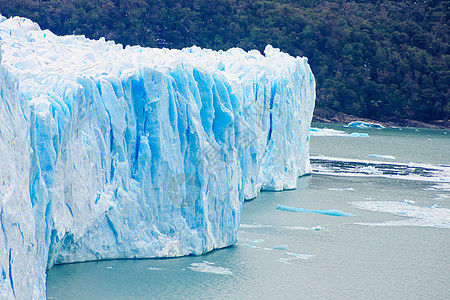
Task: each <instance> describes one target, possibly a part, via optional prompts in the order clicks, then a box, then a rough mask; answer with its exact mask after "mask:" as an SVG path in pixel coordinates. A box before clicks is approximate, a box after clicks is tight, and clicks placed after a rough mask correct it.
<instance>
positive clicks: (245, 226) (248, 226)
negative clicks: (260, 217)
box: [239, 224, 272, 228]
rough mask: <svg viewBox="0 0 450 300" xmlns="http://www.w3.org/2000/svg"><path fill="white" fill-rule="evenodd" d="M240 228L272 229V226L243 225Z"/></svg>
mask: <svg viewBox="0 0 450 300" xmlns="http://www.w3.org/2000/svg"><path fill="white" fill-rule="evenodd" d="M239 227H240V228H271V227H272V225H264V224H241V225H239Z"/></svg>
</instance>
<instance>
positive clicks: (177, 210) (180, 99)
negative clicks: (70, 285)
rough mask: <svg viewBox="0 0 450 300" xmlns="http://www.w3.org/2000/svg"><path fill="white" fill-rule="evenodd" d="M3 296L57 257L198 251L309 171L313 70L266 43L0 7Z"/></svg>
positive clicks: (27, 293)
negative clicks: (169, 37)
mask: <svg viewBox="0 0 450 300" xmlns="http://www.w3.org/2000/svg"><path fill="white" fill-rule="evenodd" d="M0 38H1V40H0V43H2V52H3V57H2V59H1V67H0V68H1V69H0V71H1V74H0V75H1V93H0V96H1V100H0V151H1V152H0V157H1V159H0V197H1V208H0V209H1V210H0V223H1V227H0V249H1V250H0V268H1V270H0V272H1V273H0V293H1V297H2V298H3V297H4V298H14V297H16V298H18V299H24V298H43V297H45V271H46V269H47V268H50V267H51V266H53V265H54V264H57V263H66V262H75V261H86V260H98V259H107V258H137V257H174V256H181V255H187V254H202V253H205V252H207V251H210V250H212V249H216V248H221V247H225V246H228V245H232V244H234V243H235V242H236V240H237V232H238V227H239V215H240V210H241V203H242V201H243V200H244V199H250V198H253V197H255V196H256V195H257V193H258V192H259V191H260V190H261V189H266V190H283V189H291V188H295V186H296V178H297V177H298V176H300V175H302V174H305V173H307V172H309V171H310V165H309V157H308V132H309V125H310V121H311V118H312V112H313V107H314V99H315V81H314V77H313V75H312V73H311V70H310V68H309V65H308V64H307V59H306V58H299V57H297V58H294V57H291V56H289V55H287V54H284V53H282V52H280V51H279V50H278V49H274V48H272V47H271V46H267V47H266V50H265V52H264V55H262V54H261V53H259V52H258V51H250V52H245V51H243V50H241V49H237V48H235V49H230V50H228V51H219V52H215V51H211V50H206V49H200V48H198V47H192V48H187V49H183V50H168V49H149V48H142V47H139V46H134V47H128V46H127V47H126V48H123V46H122V45H120V44H115V43H113V42H106V41H105V40H103V39H100V40H95V41H94V40H89V39H86V38H84V37H83V36H64V37H58V36H55V35H54V34H52V33H51V32H50V31H48V30H40V28H39V26H38V25H37V24H35V23H33V22H31V21H30V20H27V19H23V18H12V19H5V18H3V17H1V18H0Z"/></svg>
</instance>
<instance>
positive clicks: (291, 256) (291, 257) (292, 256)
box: [277, 252, 314, 265]
mask: <svg viewBox="0 0 450 300" xmlns="http://www.w3.org/2000/svg"><path fill="white" fill-rule="evenodd" d="M285 254H286V255H288V256H289V257H281V258H279V259H277V261H279V262H281V263H284V264H288V265H291V264H292V262H293V261H296V260H299V259H300V260H305V259H310V258H311V257H314V255H313V254H302V253H293V252H285Z"/></svg>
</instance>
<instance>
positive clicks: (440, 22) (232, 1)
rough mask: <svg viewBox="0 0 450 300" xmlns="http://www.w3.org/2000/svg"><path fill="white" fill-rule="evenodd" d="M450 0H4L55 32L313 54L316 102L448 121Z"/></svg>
mask: <svg viewBox="0 0 450 300" xmlns="http://www.w3.org/2000/svg"><path fill="white" fill-rule="evenodd" d="M449 10H450V1H439V0H429V1H425V0H421V1H419V0H418V1H389V0H378V1H377V0H372V1H370V0H365V1H364V0H359V1H345V0H334V1H333V0H331V1H324V0H304V1H302V0H260V1H258V0H165V1H164V0H47V1H45V0H0V13H1V14H2V15H4V16H6V17H9V16H13V15H19V16H23V17H27V18H30V19H32V20H33V21H36V22H38V23H39V24H40V26H41V27H42V28H43V29H50V30H52V31H53V32H54V33H56V34H58V35H65V34H84V35H85V36H87V37H89V38H96V39H97V38H100V37H103V36H104V37H105V38H106V39H108V40H115V41H116V42H118V43H122V44H124V45H135V44H139V45H142V46H149V47H168V48H183V47H188V46H192V45H198V46H200V47H205V48H212V49H216V50H218V49H228V48H231V47H241V48H243V49H245V50H250V49H258V50H263V49H264V47H265V46H266V45H267V44H272V45H273V46H274V47H278V48H280V49H281V50H282V51H284V52H288V53H290V54H291V55H301V56H307V57H308V58H309V62H310V64H311V67H312V69H313V72H314V74H315V76H316V79H317V106H318V107H321V108H328V109H331V110H334V111H340V112H345V113H347V114H353V115H357V116H360V117H366V118H371V119H376V120H380V121H399V120H401V119H411V120H417V121H423V122H429V123H430V122H434V121H436V120H448V118H449V112H450V104H449V101H448V99H449V98H450V71H449V70H450V69H449V65H450V48H449V31H450V26H449Z"/></svg>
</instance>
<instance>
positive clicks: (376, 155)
mask: <svg viewBox="0 0 450 300" xmlns="http://www.w3.org/2000/svg"><path fill="white" fill-rule="evenodd" d="M367 156H368V157H375V158H383V159H395V156H392V155H380V154H369V155H367Z"/></svg>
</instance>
